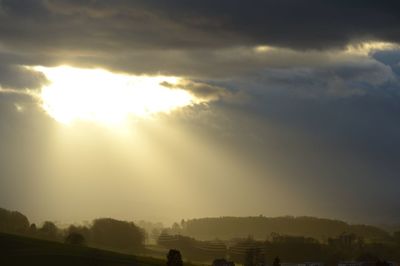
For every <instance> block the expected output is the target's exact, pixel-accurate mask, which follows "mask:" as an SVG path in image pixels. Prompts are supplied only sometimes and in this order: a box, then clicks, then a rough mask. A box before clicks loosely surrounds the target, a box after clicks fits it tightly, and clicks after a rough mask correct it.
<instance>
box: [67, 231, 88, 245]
mask: <svg viewBox="0 0 400 266" xmlns="http://www.w3.org/2000/svg"><path fill="white" fill-rule="evenodd" d="M65 243H67V244H71V245H79V246H81V245H84V244H85V238H84V237H83V235H81V234H79V233H75V232H72V233H69V234H68V236H67V237H66V238H65Z"/></svg>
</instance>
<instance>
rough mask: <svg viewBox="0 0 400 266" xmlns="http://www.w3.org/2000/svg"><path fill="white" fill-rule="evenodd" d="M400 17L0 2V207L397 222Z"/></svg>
mask: <svg viewBox="0 0 400 266" xmlns="http://www.w3.org/2000/svg"><path fill="white" fill-rule="evenodd" d="M399 10H400V2H399V1H384V0H379V1H378V0H376V1H368V0H362V1H361V0H359V1H358V0H354V1H336V0H335V1H334V0H332V1H330V0H324V1H322V0H319V1H318V0H310V1H295V0H281V1H272V0H266V1H261V0H254V1H236V0H229V1H228V0H219V1H215V0H203V1H185V0H170V1H153V0H143V1H140V0H132V1H127V0H114V1H106V0H69V1H67V0H0V207H4V208H7V209H12V210H19V211H21V212H23V213H25V214H26V215H27V216H28V217H29V218H30V219H31V220H32V221H36V222H40V221H43V220H46V219H48V220H54V221H60V222H79V221H84V220H91V219H93V218H96V217H114V218H119V219H126V220H139V219H147V220H153V221H162V222H165V223H166V224H170V223H171V222H172V221H180V219H182V218H185V219H186V218H194V217H204V216H225V215H234V216H244V215H245V216H248V215H259V214H263V215H266V216H278V215H288V214H290V215H313V216H319V217H328V218H338V219H344V220H347V221H351V222H368V223H392V222H400V201H399V195H400V176H399V173H400V12H399ZM60 66H63V67H60ZM66 66H69V67H66Z"/></svg>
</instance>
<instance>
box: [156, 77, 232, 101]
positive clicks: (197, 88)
mask: <svg viewBox="0 0 400 266" xmlns="http://www.w3.org/2000/svg"><path fill="white" fill-rule="evenodd" d="M161 85H162V86H164V87H167V88H170V89H178V88H179V89H183V90H186V91H188V92H189V93H191V94H192V95H193V96H195V97H196V98H198V99H199V100H203V101H206V102H208V101H216V100H220V99H221V98H224V97H229V96H232V92H230V91H228V90H227V89H225V88H223V87H220V86H215V85H211V84H207V83H203V82H194V81H189V80H184V81H181V82H179V83H178V84H171V83H168V82H166V81H164V82H162V83H161Z"/></svg>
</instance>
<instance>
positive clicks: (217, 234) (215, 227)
mask: <svg viewBox="0 0 400 266" xmlns="http://www.w3.org/2000/svg"><path fill="white" fill-rule="evenodd" d="M181 228H182V229H181V230H182V231H181V233H182V234H184V235H187V236H190V237H194V238H196V239H199V240H209V239H215V238H219V239H226V240H228V239H232V238H238V237H242V238H243V237H248V236H251V237H254V238H255V239H266V238H268V237H269V236H270V235H271V234H273V233H277V234H282V235H292V236H305V237H312V238H315V239H318V240H327V239H328V238H332V237H337V236H339V235H340V234H342V233H353V234H355V235H357V236H359V237H362V238H364V239H369V240H379V241H385V240H387V239H390V234H389V232H387V231H385V230H383V229H381V228H379V227H376V226H372V225H363V224H348V223H346V222H343V221H340V220H333V219H326V218H316V217H309V216H300V217H293V216H284V217H264V216H254V217H215V218H199V219H191V220H186V221H182V222H181Z"/></svg>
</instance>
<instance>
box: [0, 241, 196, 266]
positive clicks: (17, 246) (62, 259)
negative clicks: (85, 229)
mask: <svg viewBox="0 0 400 266" xmlns="http://www.w3.org/2000/svg"><path fill="white" fill-rule="evenodd" d="M0 247H1V248H0V265H4V266H6V265H7V266H20V265H21V266H26V265H29V266H33V265H38V266H39V265H40V266H50V265H51V266H54V265H57V266H64V265H65V266H67V265H68V266H70V265H74V266H80V265H82V266H84V265H85V266H86V265H97V266H111V265H112V266H128V265H130V266H132V265H133V266H135V265H136V266H165V264H166V261H165V260H160V259H155V258H149V257H141V256H133V255H127V254H121V253H116V252H111V251H106V250H101V249H95V248H89V247H85V246H79V245H69V244H63V243H58V242H53V241H47V240H40V239H34V238H29V237H24V236H17V235H10V234H4V233H0ZM185 265H188V264H185Z"/></svg>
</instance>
